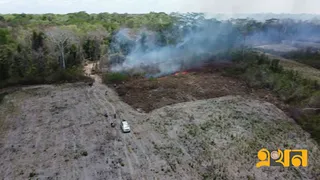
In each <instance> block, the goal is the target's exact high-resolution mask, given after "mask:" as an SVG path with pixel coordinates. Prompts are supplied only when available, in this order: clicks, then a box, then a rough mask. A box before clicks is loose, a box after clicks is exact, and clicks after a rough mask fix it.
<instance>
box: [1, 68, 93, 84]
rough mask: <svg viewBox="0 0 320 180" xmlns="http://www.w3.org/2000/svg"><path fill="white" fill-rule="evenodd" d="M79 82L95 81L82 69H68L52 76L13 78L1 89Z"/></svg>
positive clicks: (60, 70) (56, 72) (58, 71)
mask: <svg viewBox="0 0 320 180" xmlns="http://www.w3.org/2000/svg"><path fill="white" fill-rule="evenodd" d="M78 81H84V82H92V81H93V79H92V78H90V77H87V76H85V75H84V74H83V71H82V67H72V68H68V69H59V70H57V71H55V72H54V73H51V74H45V75H34V76H26V77H22V78H11V79H8V80H6V81H3V82H0V88H5V87H10V86H16V85H36V84H55V83H66V82H68V83H73V82H78Z"/></svg>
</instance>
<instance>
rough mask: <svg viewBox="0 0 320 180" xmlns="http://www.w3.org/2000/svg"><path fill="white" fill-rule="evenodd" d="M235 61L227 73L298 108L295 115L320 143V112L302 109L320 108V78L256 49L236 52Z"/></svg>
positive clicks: (233, 58) (233, 59) (299, 122)
mask: <svg viewBox="0 0 320 180" xmlns="http://www.w3.org/2000/svg"><path fill="white" fill-rule="evenodd" d="M231 60H232V61H233V62H234V63H235V66H234V67H232V68H227V69H226V70H225V72H224V74H225V75H228V76H237V77H240V78H242V79H244V80H245V81H246V83H247V85H248V86H250V87H252V88H265V89H269V90H271V91H272V92H273V93H274V94H275V95H277V96H278V98H279V99H281V100H282V101H283V102H285V103H287V104H289V105H290V106H291V107H294V108H296V109H297V110H296V111H295V112H294V113H293V114H292V118H294V119H295V120H296V122H297V123H298V124H300V126H301V127H302V128H303V129H304V130H306V131H307V132H309V133H310V134H311V135H312V137H313V138H314V139H315V140H316V141H317V142H318V143H320V128H319V127H320V114H319V113H318V114H312V115H310V114H306V113H303V112H302V111H300V110H299V109H302V108H305V107H309V108H320V107H319V103H318V102H317V101H318V100H319V99H320V98H319V91H320V85H319V82H318V81H316V80H312V79H307V78H305V77H303V76H302V75H301V74H299V73H298V72H296V71H293V70H289V69H287V70H286V69H284V68H283V67H282V66H281V65H280V61H279V60H277V59H269V58H268V57H267V56H265V55H261V54H258V53H256V52H251V51H247V52H245V53H242V52H235V53H234V54H233V56H232V57H231ZM297 111H299V112H297ZM290 114H291V113H290Z"/></svg>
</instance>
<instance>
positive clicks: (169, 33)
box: [0, 12, 320, 87]
mask: <svg viewBox="0 0 320 180" xmlns="http://www.w3.org/2000/svg"><path fill="white" fill-rule="evenodd" d="M227 22H228V23H227V24H229V25H231V26H232V28H234V30H235V31H234V36H230V38H233V39H239V38H240V39H242V40H241V42H242V43H244V44H245V43H246V42H253V41H260V40H263V38H264V39H268V41H274V42H278V41H280V40H283V39H288V38H290V37H291V38H292V37H296V36H295V35H297V34H299V35H300V34H301V32H306V33H309V34H310V33H317V32H320V31H319V30H320V28H319V25H317V23H314V22H312V23H311V22H302V21H299V22H297V21H293V20H289V19H288V20H278V19H270V20H267V21H265V22H258V21H255V20H252V19H230V20H227ZM199 23H207V24H208V26H209V25H211V26H214V25H219V24H221V21H218V20H216V19H205V18H204V15H203V14H201V13H189V14H184V15H181V14H174V13H173V14H166V13H154V12H151V13H148V14H117V13H112V14H110V13H100V14H88V13H86V12H77V13H69V14H63V15H61V14H6V15H0V87H4V86H8V85H14V84H21V83H25V84H35V83H54V82H60V81H64V80H67V81H73V80H78V79H81V78H83V76H82V74H83V73H82V67H81V66H82V64H83V62H84V61H85V60H91V61H96V60H100V59H101V58H102V57H106V55H108V53H109V50H110V44H111V42H112V40H113V36H114V35H115V34H116V33H117V32H118V31H119V30H120V29H122V28H130V29H133V31H139V29H141V28H146V29H148V30H150V31H153V32H156V33H158V35H159V37H160V38H158V41H159V43H158V44H159V45H160V46H166V45H168V44H175V43H178V42H179V40H181V39H182V37H183V36H184V34H186V33H190V31H192V30H194V29H197V28H199V26H198V25H199ZM181 27H182V28H181ZM201 28H203V26H201ZM261 34H263V35H261ZM259 38H260V39H259ZM301 38H303V34H301ZM141 41H143V39H142V40H141ZM232 42H234V41H232Z"/></svg>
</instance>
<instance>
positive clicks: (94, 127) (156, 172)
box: [0, 65, 320, 180]
mask: <svg viewBox="0 0 320 180" xmlns="http://www.w3.org/2000/svg"><path fill="white" fill-rule="evenodd" d="M91 67H92V66H91V65H89V66H88V67H87V71H89V70H90V68H91ZM93 77H94V78H95V82H94V84H93V86H92V87H89V86H88V85H87V84H84V83H77V84H64V85H60V86H51V85H46V86H32V87H29V88H24V89H23V90H21V91H18V92H15V93H12V94H10V95H7V96H6V97H5V98H4V102H3V103H2V104H0V157H1V160H0V179H5V180H11V179H14V180H16V179H17V180H19V179H28V178H30V179H63V180H65V179H89V180H90V179H124V180H127V179H133V180H141V179H152V180H153V179H163V180H168V179H205V178H207V179H213V178H215V177H216V178H218V179H248V178H255V179H270V178H279V179H288V178H289V179H290V178H295V179H297V178H299V177H301V178H302V179H316V177H317V175H320V174H319V172H320V166H319V162H320V161H319V157H320V156H319V154H320V153H319V149H318V146H317V145H316V144H315V143H314V142H313V141H312V140H311V139H310V137H309V135H308V134H306V133H304V132H303V131H302V130H301V128H299V126H298V125H296V124H295V123H294V122H293V121H290V120H288V119H287V117H286V116H285V114H284V113H283V112H281V111H280V110H279V109H277V108H276V107H275V106H273V105H271V104H268V103H267V104H266V103H263V102H259V101H251V100H246V99H243V98H235V99H234V98H233V97H231V96H230V97H225V98H220V99H216V100H203V101H194V102H189V103H181V104H177V105H174V106H172V107H171V106H168V107H164V108H161V109H158V110H155V111H154V112H151V113H150V114H143V113H139V112H137V111H136V110H134V109H132V108H131V107H130V106H129V105H127V104H125V103H124V102H122V101H120V99H119V97H118V96H117V94H116V93H115V92H113V90H111V89H110V88H108V87H107V86H105V85H103V84H102V83H101V79H100V78H99V76H96V75H95V76H93ZM106 91H107V95H106V94H105V92H106ZM105 113H108V118H106V117H104V114H105ZM114 114H116V118H114ZM122 119H125V120H127V121H128V122H129V124H130V125H131V128H132V132H131V133H122V132H121V130H120V127H119V124H120V122H121V120H122ZM281 120H284V123H281V122H280V121H281ZM111 122H115V123H116V127H114V128H113V127H111V125H110V124H111ZM266 122H267V123H266ZM279 127H281V128H282V129H281V128H279ZM264 129H265V130H264ZM272 129H273V131H270V130H272ZM257 133H259V134H257ZM270 135H271V136H270ZM266 145H267V147H268V148H269V147H270V148H276V147H278V146H280V148H284V147H287V146H290V147H295V148H298V147H302V148H307V149H309V150H310V157H309V164H310V166H309V167H308V168H301V169H297V170H296V169H276V168H269V169H268V168H265V169H264V168H262V169H256V168H255V167H254V165H255V162H256V161H257V158H256V153H257V151H258V150H259V149H260V148H262V147H263V146H266ZM232 154H234V155H232ZM215 159H216V160H215ZM243 164H246V165H243Z"/></svg>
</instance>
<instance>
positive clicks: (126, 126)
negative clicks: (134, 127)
mask: <svg viewBox="0 0 320 180" xmlns="http://www.w3.org/2000/svg"><path fill="white" fill-rule="evenodd" d="M120 126H121V129H122V132H124V133H128V132H130V131H131V129H130V126H129V124H128V122H127V121H126V120H122V122H121V125H120Z"/></svg>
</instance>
